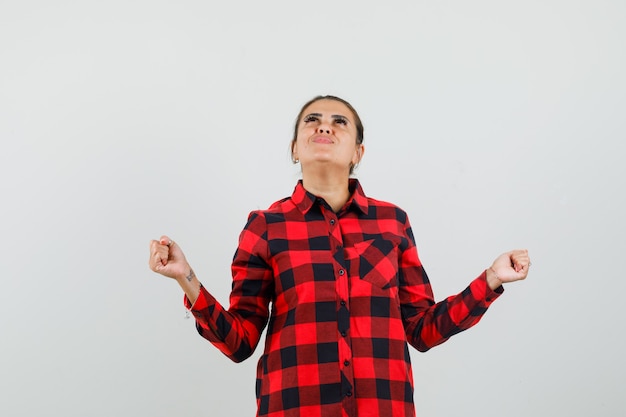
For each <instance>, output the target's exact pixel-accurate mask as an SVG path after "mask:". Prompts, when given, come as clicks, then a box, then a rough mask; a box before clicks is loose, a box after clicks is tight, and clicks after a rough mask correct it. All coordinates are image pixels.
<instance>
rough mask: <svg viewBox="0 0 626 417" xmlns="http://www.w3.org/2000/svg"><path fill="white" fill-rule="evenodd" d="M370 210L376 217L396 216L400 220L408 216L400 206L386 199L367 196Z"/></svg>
mask: <svg viewBox="0 0 626 417" xmlns="http://www.w3.org/2000/svg"><path fill="white" fill-rule="evenodd" d="M367 203H368V211H370V212H374V213H375V216H376V217H394V218H396V219H397V220H399V221H400V222H403V223H404V221H405V220H406V218H407V214H406V211H404V209H402V208H401V207H400V206H398V205H396V204H394V203H391V202H389V201H385V200H378V199H376V198H372V197H369V196H368V197H367Z"/></svg>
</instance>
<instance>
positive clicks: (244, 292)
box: [184, 212, 274, 362]
mask: <svg viewBox="0 0 626 417" xmlns="http://www.w3.org/2000/svg"><path fill="white" fill-rule="evenodd" d="M267 259H268V244H267V227H266V222H265V218H264V216H263V215H262V214H261V213H259V212H252V213H250V216H249V218H248V223H247V224H246V226H245V228H244V230H243V231H242V232H241V235H240V237H239V245H238V248H237V251H236V253H235V256H234V259H233V263H232V268H231V269H232V276H233V283H232V291H231V294H230V307H229V308H228V309H225V308H224V307H223V306H222V305H221V304H220V303H219V302H218V301H217V300H216V299H215V298H214V297H213V296H212V295H211V294H210V293H209V292H208V291H207V290H206V289H205V288H204V287H202V288H201V290H200V295H199V297H198V299H197V300H196V301H195V303H194V304H193V306H192V305H190V302H189V300H188V299H187V298H186V297H185V300H184V301H185V305H186V307H187V308H189V309H190V310H191V312H192V314H193V315H194V317H195V318H196V328H197V330H198V332H199V333H200V335H201V336H202V337H204V338H205V339H207V340H209V341H210V342H211V343H212V344H213V345H214V346H216V347H217V348H218V349H219V350H220V351H221V352H222V353H224V354H225V355H226V356H228V357H229V358H230V359H231V360H233V361H235V362H241V361H243V360H244V359H246V358H248V357H249V356H250V355H252V353H253V352H254V349H255V348H256V346H257V344H258V342H259V339H260V337H261V332H262V331H263V328H264V327H265V325H266V324H267V320H268V316H269V303H270V302H271V300H272V297H273V293H274V291H273V285H274V284H273V275H272V270H271V268H270V266H269V265H268V261H267Z"/></svg>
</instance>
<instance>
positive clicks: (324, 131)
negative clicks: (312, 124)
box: [317, 126, 330, 135]
mask: <svg viewBox="0 0 626 417" xmlns="http://www.w3.org/2000/svg"><path fill="white" fill-rule="evenodd" d="M317 133H321V134H323V135H330V128H329V127H328V126H320V127H318V128H317Z"/></svg>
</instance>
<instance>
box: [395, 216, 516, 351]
mask: <svg viewBox="0 0 626 417" xmlns="http://www.w3.org/2000/svg"><path fill="white" fill-rule="evenodd" d="M405 234H406V237H407V239H406V241H405V243H406V247H404V248H402V249H403V250H402V252H401V259H400V260H399V263H400V265H399V278H400V279H399V297H400V304H401V308H402V318H403V321H404V323H405V330H406V336H407V341H408V342H409V343H410V344H411V345H412V346H413V347H415V348H416V349H417V350H419V351H422V352H425V351H427V350H429V349H430V348H432V347H434V346H436V345H439V344H441V343H443V342H445V341H446V340H448V339H449V338H450V337H451V336H453V335H455V334H457V333H459V332H461V331H463V330H466V329H469V328H470V327H472V326H474V325H475V324H476V323H478V322H479V321H480V319H481V318H482V316H483V315H484V314H485V312H486V311H487V308H488V307H489V306H490V305H491V303H492V302H493V301H494V300H495V299H496V298H497V297H498V296H499V295H500V294H501V293H502V291H504V289H503V288H502V287H500V288H498V289H497V290H495V291H493V290H491V289H490V288H489V287H488V286H487V281H486V275H485V272H483V273H482V274H481V275H480V276H478V277H477V278H476V279H474V280H473V281H472V282H471V283H470V284H469V286H468V287H467V288H465V289H464V290H463V291H462V292H461V293H459V294H457V295H453V296H450V297H447V298H446V299H444V300H442V301H440V302H438V303H435V300H434V296H433V292H432V288H431V285H430V282H429V280H428V276H427V275H426V271H425V270H424V268H423V266H422V264H421V262H420V260H419V257H418V254H417V249H416V247H415V239H414V237H413V233H412V229H411V226H410V224H409V221H408V219H407V220H406V223H405Z"/></svg>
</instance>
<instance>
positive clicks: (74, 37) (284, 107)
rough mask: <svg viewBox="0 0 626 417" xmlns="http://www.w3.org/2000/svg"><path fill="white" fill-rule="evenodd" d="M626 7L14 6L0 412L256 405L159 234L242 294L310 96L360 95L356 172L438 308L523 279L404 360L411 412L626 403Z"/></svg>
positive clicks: (486, 412) (2, 210)
mask: <svg viewBox="0 0 626 417" xmlns="http://www.w3.org/2000/svg"><path fill="white" fill-rule="evenodd" d="M625 18H626V3H625V2H624V1H622V0H614V1H601V0H594V1H591V0H589V1H582V0H578V1H576V0H574V1H559V0H542V1H535V0H531V1H523V2H503V1H495V0H492V1H488V0H478V1H472V2H467V1H453V0H450V1H437V2H429V1H405V2H399V1H388V2H380V1H376V2H374V1H359V2H357V1H348V2H344V1H317V2H314V3H308V2H306V3H305V2H293V1H282V2H274V1H266V2H258V1H232V2H226V1H220V2H215V1H208V0H205V1H187V0H184V1H147V0H135V1H118V0H109V1H106V2H104V1H100V2H97V1H55V2H46V1H15V0H14V1H7V0H2V1H0V61H1V63H0V140H1V148H0V195H1V198H2V203H1V204H0V214H1V216H0V262H1V266H0V275H1V277H2V278H1V281H0V282H1V284H0V332H1V334H2V335H1V339H0V340H1V342H0V349H1V351H0V353H1V354H0V398H1V399H0V415H2V416H15V417H17V416H45V415H50V416H61V415H62V416H66V417H70V416H80V417H84V416H107V417H108V416H118V417H126V416H152V417H160V416H174V415H195V416H251V415H254V412H255V399H254V377H255V368H256V360H257V359H258V357H259V355H260V351H261V349H262V346H261V347H260V348H259V349H257V351H256V352H255V354H254V356H253V357H252V358H250V359H249V360H247V361H246V362H244V363H242V364H234V363H232V362H230V361H229V360H228V359H227V358H226V357H224V356H223V355H222V354H221V353H219V351H218V350H217V349H215V348H213V347H212V346H211V345H210V344H209V343H208V342H207V341H205V340H204V339H202V338H201V337H200V336H198V334H197V333H196V330H195V328H194V323H193V320H185V319H184V313H185V311H184V308H183V305H182V292H181V290H180V289H179V288H178V286H177V285H176V284H175V282H173V281H171V280H168V279H166V278H164V277H161V276H159V275H157V274H154V273H153V272H151V271H150V270H149V268H148V264H147V261H148V242H149V240H150V239H153V238H158V236H160V235H161V234H169V235H170V236H172V238H174V239H175V240H176V241H177V242H178V243H179V244H180V245H181V247H182V248H183V250H184V251H185V254H186V256H187V258H188V260H189V261H190V263H191V264H192V265H193V267H194V269H195V271H196V273H197V275H198V277H199V278H200V280H201V281H202V282H203V283H204V285H205V286H206V287H207V288H209V289H210V290H211V291H212V293H213V294H214V295H215V296H216V297H217V298H218V299H219V300H220V301H221V302H222V303H227V302H228V293H229V289H230V261H231V259H232V256H233V253H234V250H235V248H236V243H237V238H238V235H239V232H240V231H241V229H242V227H243V226H244V224H245V221H246V218H247V215H248V213H249V212H250V211H251V210H255V209H259V208H266V207H267V206H269V205H270V204H271V203H272V202H273V201H275V200H278V199H279V198H282V197H285V196H288V195H290V194H291V192H292V190H293V187H294V186H295V183H296V181H297V179H298V178H299V176H298V174H299V172H298V167H297V166H293V165H292V164H291V161H290V156H289V151H288V147H289V141H290V139H291V135H292V129H293V122H294V119H295V117H296V114H297V112H298V110H299V108H300V106H301V105H302V104H303V103H304V102H306V101H307V100H308V99H310V98H312V97H313V96H315V95H318V94H335V95H339V96H341V97H343V98H346V99H347V100H348V101H350V102H351V103H352V104H353V105H354V106H355V107H356V109H357V110H358V111H359V112H360V114H361V117H362V119H363V121H364V124H365V141H364V144H365V146H366V152H365V157H364V160H363V163H362V164H361V166H360V168H359V169H358V170H357V177H358V178H359V179H360V180H361V182H362V184H363V187H364V190H365V192H366V193H367V194H368V195H370V196H372V197H375V198H378V199H381V200H388V201H392V202H394V203H396V204H398V205H400V206H401V207H402V208H404V209H405V210H406V211H407V212H408V213H409V216H410V219H411V222H412V224H413V228H414V232H415V236H416V240H417V244H418V249H419V253H420V257H421V259H422V261H423V263H424V264H425V267H426V269H427V271H428V273H429V276H430V278H431V281H432V285H433V289H434V291H435V296H436V297H437V299H442V298H444V297H446V296H448V295H451V294H454V293H457V292H459V291H461V290H462V289H463V288H465V286H466V285H467V284H468V283H469V282H470V281H471V280H472V279H473V278H474V277H476V276H477V275H479V274H480V273H481V272H482V271H483V270H484V269H485V268H486V267H488V266H489V265H490V264H491V262H492V261H493V259H495V257H496V256H498V255H499V254H500V253H502V252H504V251H507V250H510V249H513V248H528V249H529V251H530V254H531V257H532V260H533V266H532V268H531V272H530V275H529V277H528V279H527V280H526V281H524V282H522V283H515V284H510V285H507V286H506V291H505V293H504V295H503V296H502V297H501V298H500V299H499V300H498V301H497V302H496V303H495V304H494V305H493V306H492V308H491V309H490V311H488V312H487V314H486V316H485V317H484V319H483V321H481V322H480V323H479V324H478V325H477V326H476V327H475V328H473V329H471V330H469V331H467V332H465V333H462V334H460V335H457V336H455V337H453V338H452V339H451V340H450V341H448V342H447V343H445V344H444V345H442V346H439V347H437V348H435V349H433V350H432V351H430V352H428V353H425V354H421V353H418V352H417V351H413V352H412V359H413V366H414V374H415V387H416V390H415V400H416V406H417V413H418V415H421V416H430V417H435V416H455V415H468V416H476V415H480V416H482V417H489V416H502V415H506V416H511V417H514V416H530V415H533V416H555V415H567V416H590V415H593V416H623V415H624V414H625V413H626V397H625V396H624V386H625V385H626V378H625V377H624V375H626V366H625V360H624V356H623V352H624V351H625V350H626V343H625V341H624V336H623V334H622V333H623V330H624V324H623V320H622V316H623V307H622V305H621V303H622V300H623V299H624V291H625V289H626V285H625V284H624V279H623V271H622V270H621V266H620V265H621V263H622V261H623V259H624V253H625V252H626V243H625V232H626V227H625V226H626V222H625V221H624V214H623V213H624V212H626V203H625V202H624V196H623V194H624V189H625V188H626V187H625V186H626V184H625V183H626V181H625V179H626V168H625V164H624V157H625V156H626V152H625V149H626V145H625V140H626V134H625V132H626V129H625V128H626V117H625V115H626V77H624V74H626V48H625V47H624V39H626V26H624V21H625V20H624V19H625Z"/></svg>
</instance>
